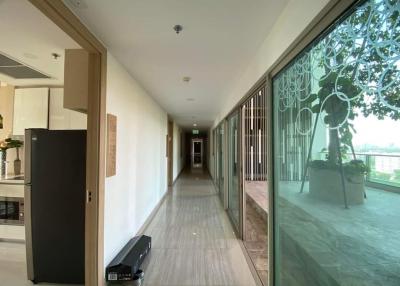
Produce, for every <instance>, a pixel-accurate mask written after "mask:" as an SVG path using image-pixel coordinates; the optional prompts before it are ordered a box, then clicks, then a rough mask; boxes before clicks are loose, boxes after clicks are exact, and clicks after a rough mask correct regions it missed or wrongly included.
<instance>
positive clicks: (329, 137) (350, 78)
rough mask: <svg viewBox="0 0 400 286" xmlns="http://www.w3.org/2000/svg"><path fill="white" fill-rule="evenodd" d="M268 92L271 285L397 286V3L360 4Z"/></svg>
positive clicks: (399, 249)
mask: <svg viewBox="0 0 400 286" xmlns="http://www.w3.org/2000/svg"><path fill="white" fill-rule="evenodd" d="M272 88H273V101H274V104H273V110H274V124H273V125H274V126H273V127H274V210H275V211H274V215H275V216H274V220H275V221H274V230H275V237H274V241H275V244H274V245H275V250H274V252H275V255H274V257H275V261H274V277H275V284H274V285H276V286H319V285H328V286H329V285H332V286H333V285H334V286H336V285H338V286H339V285H340V286H342V285H343V286H351V285H364V286H368V285H371V286H372V285H385V286H398V285H400V264H399V261H400V239H399V238H400V227H399V226H400V224H399V222H400V207H399V206H400V194H399V193H398V191H399V190H400V188H399V186H400V185H399V184H397V185H396V183H398V182H400V179H399V178H400V176H399V172H400V136H399V134H400V4H399V2H398V1H394V0H393V1H391V0H387V1H384V0H369V1H358V3H356V5H355V6H353V7H352V9H350V10H348V12H346V14H345V15H343V16H342V17H341V18H340V19H339V20H338V21H336V22H335V24H334V25H333V26H331V27H330V28H329V29H328V30H327V31H326V32H325V33H324V34H322V35H321V36H320V37H318V38H317V39H316V40H315V41H313V42H312V43H311V44H310V45H309V46H308V47H307V48H306V49H305V50H303V51H302V52H301V53H300V54H299V55H297V56H296V57H295V58H294V59H293V60H292V61H291V62H290V63H289V64H288V65H287V66H286V67H285V68H283V69H282V70H281V71H280V72H279V73H277V74H276V75H274V77H273V79H272ZM377 177H379V180H378V179H376V178H377Z"/></svg>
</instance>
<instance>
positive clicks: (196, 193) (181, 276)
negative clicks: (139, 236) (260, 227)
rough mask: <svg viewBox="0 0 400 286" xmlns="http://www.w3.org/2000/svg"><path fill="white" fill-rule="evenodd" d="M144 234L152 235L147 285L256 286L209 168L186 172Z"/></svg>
mask: <svg viewBox="0 0 400 286" xmlns="http://www.w3.org/2000/svg"><path fill="white" fill-rule="evenodd" d="M144 233H145V234H147V235H150V236H151V237H152V239H153V245H152V251H151V253H150V255H149V257H148V258H146V261H145V263H144V265H143V270H144V271H145V283H144V285H146V286H156V285H157V286H158V285H160V286H161V285H174V286H178V285H179V286H183V285H220V286H222V285H231V286H234V285H237V286H239V285H241V286H242V285H243V286H255V285H256V284H255V281H254V278H253V276H252V274H251V271H250V268H249V266H248V264H247V262H246V258H245V256H244V254H243V250H242V248H241V246H240V243H239V240H238V239H237V238H236V237H235V234H234V232H233V229H232V227H231V224H230V222H229V219H228V217H227V214H226V212H225V211H224V210H223V208H222V206H221V204H220V202H219V198H218V194H217V193H216V191H215V188H214V187H213V184H212V181H211V179H210V178H209V177H208V175H206V173H205V172H199V171H198V170H196V171H186V172H184V173H183V174H182V175H181V177H180V178H179V179H178V181H177V182H176V184H175V185H174V187H173V189H172V191H171V192H170V193H169V194H168V196H167V198H166V200H165V201H164V203H163V204H162V205H161V207H160V209H159V210H158V212H157V214H156V215H155V217H154V219H153V220H152V221H151V223H150V225H149V226H148V228H147V229H146V230H145V232H144Z"/></svg>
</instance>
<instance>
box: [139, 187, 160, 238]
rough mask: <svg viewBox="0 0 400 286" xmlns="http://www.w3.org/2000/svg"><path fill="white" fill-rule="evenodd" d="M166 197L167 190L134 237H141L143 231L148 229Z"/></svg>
mask: <svg viewBox="0 0 400 286" xmlns="http://www.w3.org/2000/svg"><path fill="white" fill-rule="evenodd" d="M167 196H168V190H167V191H166V192H165V194H164V195H163V197H162V198H161V200H160V201H159V202H158V204H157V205H156V206H155V207H154V209H153V210H152V211H151V213H150V215H149V217H148V218H147V219H146V221H145V222H144V223H143V225H142V226H141V227H140V228H139V230H138V231H137V233H136V236H138V235H142V234H143V233H144V232H145V230H146V229H147V228H148V226H149V225H150V223H151V222H152V221H153V219H154V217H155V216H156V214H157V212H158V210H159V209H160V207H161V205H162V204H163V202H164V201H165V199H166V198H167Z"/></svg>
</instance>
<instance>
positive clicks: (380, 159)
mask: <svg viewBox="0 0 400 286" xmlns="http://www.w3.org/2000/svg"><path fill="white" fill-rule="evenodd" d="M367 162H368V166H369V168H370V172H369V174H368V181H370V182H373V183H378V184H382V185H388V186H393V187H398V188H400V155H375V154H372V155H369V154H368V160H367Z"/></svg>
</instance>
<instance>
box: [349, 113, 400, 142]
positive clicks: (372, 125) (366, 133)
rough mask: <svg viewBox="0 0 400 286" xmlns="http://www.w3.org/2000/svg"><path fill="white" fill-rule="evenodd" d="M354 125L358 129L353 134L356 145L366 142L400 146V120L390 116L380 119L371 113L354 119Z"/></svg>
mask: <svg viewBox="0 0 400 286" xmlns="http://www.w3.org/2000/svg"><path fill="white" fill-rule="evenodd" d="M354 127H355V129H356V131H357V133H356V134H353V144H354V146H360V145H364V144H371V145H377V146H381V147H385V146H390V145H394V146H399V147H400V120H399V121H395V120H392V119H390V118H385V119H384V120H378V119H377V118H376V117H374V116H372V115H370V116H369V117H367V118H365V117H364V116H362V115H360V116H358V117H356V119H355V120H354Z"/></svg>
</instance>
